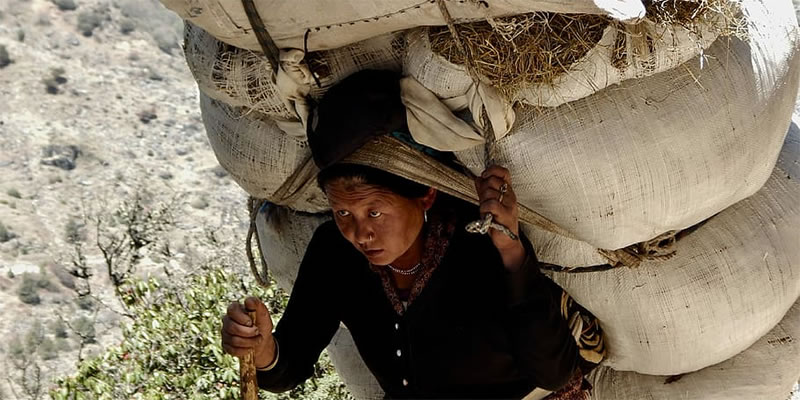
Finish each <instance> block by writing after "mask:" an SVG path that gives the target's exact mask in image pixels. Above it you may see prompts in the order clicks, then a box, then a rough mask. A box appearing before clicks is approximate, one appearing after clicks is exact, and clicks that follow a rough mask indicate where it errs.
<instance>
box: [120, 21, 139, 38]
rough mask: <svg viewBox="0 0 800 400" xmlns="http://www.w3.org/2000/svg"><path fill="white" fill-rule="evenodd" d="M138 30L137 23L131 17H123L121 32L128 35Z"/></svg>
mask: <svg viewBox="0 0 800 400" xmlns="http://www.w3.org/2000/svg"><path fill="white" fill-rule="evenodd" d="M135 30H136V24H135V23H134V22H133V21H132V20H130V19H127V18H126V19H123V20H122V21H120V22H119V32H120V33H122V34H123V35H127V34H129V33H131V32H133V31H135Z"/></svg>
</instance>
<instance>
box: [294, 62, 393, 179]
mask: <svg viewBox="0 0 800 400" xmlns="http://www.w3.org/2000/svg"><path fill="white" fill-rule="evenodd" d="M400 77H401V75H400V74H399V73H398V72H394V71H383V70H363V71H359V72H356V73H354V74H352V75H350V76H348V77H347V78H344V79H343V80H342V81H341V82H339V83H337V84H336V85H334V86H333V87H331V88H330V90H328V92H326V93H325V95H324V96H323V97H322V99H321V100H320V102H319V105H318V106H317V107H316V108H315V111H314V112H313V113H311V115H309V121H308V131H307V134H308V144H309V147H311V155H312V156H313V158H314V163H316V164H317V166H318V167H319V168H320V169H325V168H326V167H328V166H330V165H333V164H335V163H337V162H339V161H341V160H342V159H344V158H345V157H347V156H348V155H349V154H351V153H353V152H354V151H356V150H358V149H359V148H360V147H361V146H363V145H364V144H365V143H367V142H368V141H369V140H371V139H372V138H374V137H376V136H381V135H387V134H391V133H392V132H395V131H406V130H407V128H406V109H405V106H403V102H402V100H401V99H400Z"/></svg>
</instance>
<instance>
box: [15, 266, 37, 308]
mask: <svg viewBox="0 0 800 400" xmlns="http://www.w3.org/2000/svg"><path fill="white" fill-rule="evenodd" d="M37 283H38V279H34V278H33V277H32V276H31V274H28V273H25V274H22V283H21V284H20V285H19V288H18V289H17V296H18V297H19V299H20V300H21V301H22V302H23V303H25V304H31V305H36V304H39V303H41V302H42V299H41V298H40V297H39V293H37V290H38V289H39V287H38V285H37Z"/></svg>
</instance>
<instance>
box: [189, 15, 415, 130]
mask: <svg viewBox="0 0 800 400" xmlns="http://www.w3.org/2000/svg"><path fill="white" fill-rule="evenodd" d="M404 51H405V40H404V37H403V35H400V34H387V35H382V36H379V37H374V38H370V39H367V40H364V41H362V42H358V43H354V44H351V45H349V46H345V47H342V48H338V49H334V50H329V51H321V52H317V53H311V54H309V55H308V56H307V57H306V58H307V59H309V60H311V61H310V63H311V64H312V70H313V72H314V73H316V74H317V79H319V83H320V86H317V85H316V82H314V84H313V85H311V89H310V93H309V95H310V96H311V97H312V98H314V99H319V98H320V97H322V95H323V94H324V93H325V92H326V91H327V90H328V88H330V87H331V86H333V85H334V84H336V83H338V82H339V81H340V80H342V79H343V78H345V77H347V76H349V75H351V74H352V73H354V72H356V71H360V70H363V69H389V70H394V71H400V69H401V63H402V61H401V58H402V55H403V53H404ZM184 52H185V55H186V63H187V64H188V65H189V70H190V71H192V75H194V78H195V80H196V81H197V85H198V86H199V87H200V90H201V91H203V93H205V94H206V95H208V96H210V97H211V98H214V99H216V100H220V101H223V102H225V103H228V104H230V105H232V106H237V107H247V108H249V109H252V110H254V111H258V112H260V113H262V114H264V115H267V116H269V117H270V118H274V119H277V120H292V119H297V118H298V116H297V115H296V114H295V113H294V112H293V111H292V108H291V107H290V106H287V104H286V102H285V100H284V96H282V95H281V91H280V89H279V87H278V85H277V84H276V82H275V80H274V77H273V71H272V67H271V66H270V64H269V62H268V61H267V59H266V58H265V57H264V55H263V54H261V53H260V52H254V51H251V50H246V49H241V48H238V47H234V46H231V45H228V44H226V43H224V42H221V41H219V40H217V39H216V38H215V37H214V36H212V35H211V34H209V33H208V32H206V31H205V30H203V29H202V28H199V27H197V26H196V25H193V24H192V23H189V22H187V23H186V24H185V28H184Z"/></svg>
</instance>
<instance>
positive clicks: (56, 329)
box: [50, 318, 68, 339]
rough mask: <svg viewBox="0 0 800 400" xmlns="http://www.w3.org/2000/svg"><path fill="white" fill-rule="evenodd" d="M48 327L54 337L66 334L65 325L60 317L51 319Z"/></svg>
mask: <svg viewBox="0 0 800 400" xmlns="http://www.w3.org/2000/svg"><path fill="white" fill-rule="evenodd" d="M50 329H52V330H53V335H54V336H55V337H56V338H61V339H63V338H66V337H67V335H68V333H67V325H66V324H65V323H64V321H62V320H61V318H57V319H55V320H53V322H52V323H51V324H50Z"/></svg>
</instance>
